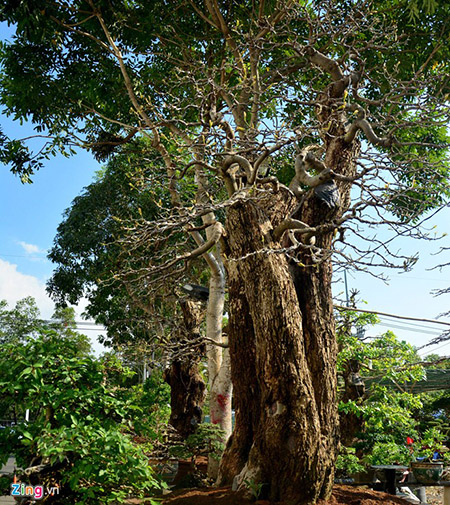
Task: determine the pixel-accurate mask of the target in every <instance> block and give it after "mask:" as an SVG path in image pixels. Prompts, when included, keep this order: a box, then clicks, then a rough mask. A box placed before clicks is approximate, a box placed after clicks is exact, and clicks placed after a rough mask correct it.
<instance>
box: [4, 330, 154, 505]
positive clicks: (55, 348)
mask: <svg viewBox="0 0 450 505" xmlns="http://www.w3.org/2000/svg"><path fill="white" fill-rule="evenodd" d="M0 371H1V373H0V377H1V380H0V397H1V398H2V400H3V401H6V402H10V403H14V404H16V405H17V406H20V407H21V408H22V409H30V412H31V420H30V422H29V423H20V424H19V425H17V426H15V427H14V429H5V430H1V432H0V438H1V447H2V453H1V454H0V464H2V463H4V462H5V461H6V460H7V458H8V456H9V455H10V454H13V455H14V456H15V457H16V460H17V463H18V466H20V467H22V468H27V467H28V466H30V465H31V463H32V462H33V465H35V464H36V462H41V464H43V465H46V466H49V467H50V469H51V472H52V475H53V479H54V480H56V482H58V483H59V484H60V485H61V486H62V488H61V499H63V500H64V501H63V503H78V504H81V503H82V504H86V505H87V504H91V503H92V504H94V503H99V502H101V503H112V502H121V500H123V499H124V498H125V497H127V496H128V495H130V494H133V495H142V494H143V493H145V492H149V491H151V490H152V489H155V488H157V487H159V485H160V484H159V482H158V481H157V480H156V478H155V477H154V475H153V473H152V470H151V469H150V467H149V466H148V457H147V456H146V454H145V452H144V450H143V447H141V446H138V445H136V443H135V442H134V438H135V436H136V435H138V436H140V437H146V439H147V440H148V441H149V442H150V440H151V438H154V437H155V433H154V432H153V430H152V426H151V424H152V422H151V420H150V415H151V414H150V413H149V412H148V411H147V412H144V411H143V410H142V409H141V408H140V407H138V406H137V405H136V404H135V403H134V399H135V398H134V393H133V392H131V393H130V392H129V391H127V390H123V389H121V388H120V387H119V386H117V385H116V382H117V381H115V379H114V376H115V374H117V373H120V374H122V375H127V374H130V373H132V372H130V371H128V370H127V369H124V368H121V366H120V364H119V363H118V362H116V363H114V366H112V364H111V363H109V364H108V366H106V364H105V363H102V362H101V361H99V360H96V359H94V358H92V357H90V356H80V355H79V352H78V348H77V345H76V343H74V342H72V341H70V340H67V339H61V338H60V336H59V335H58V333H56V332H54V331H43V332H42V333H41V334H39V335H38V336H37V337H36V338H34V339H32V340H30V341H29V342H27V343H24V344H7V345H5V346H3V347H2V348H1V349H0ZM149 447H150V445H149V443H147V446H146V448H147V449H148V448H149ZM144 448H145V446H144Z"/></svg>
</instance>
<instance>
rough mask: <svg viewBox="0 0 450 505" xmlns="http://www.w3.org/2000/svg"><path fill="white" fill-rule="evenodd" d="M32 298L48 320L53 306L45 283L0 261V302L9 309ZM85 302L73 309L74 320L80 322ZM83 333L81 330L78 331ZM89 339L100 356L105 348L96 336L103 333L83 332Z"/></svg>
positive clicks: (14, 266)
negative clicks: (5, 302)
mask: <svg viewBox="0 0 450 505" xmlns="http://www.w3.org/2000/svg"><path fill="white" fill-rule="evenodd" d="M27 296H32V297H33V298H34V299H35V300H36V304H37V306H38V307H39V310H40V312H41V317H42V319H50V318H51V317H52V315H53V311H54V308H55V305H54V303H53V301H52V300H51V298H50V297H49V296H48V294H47V292H46V291H45V283H44V282H42V281H41V280H39V279H38V278H37V277H34V276H33V275H26V274H23V273H21V272H19V271H18V270H17V265H14V264H13V263H9V262H8V261H4V260H2V259H0V300H6V301H7V302H8V306H9V308H10V309H12V308H13V307H14V305H15V304H16V302H17V301H19V300H21V299H22V298H25V297H27ZM86 305H87V300H85V299H82V300H80V303H79V304H78V305H77V306H75V307H74V309H75V314H76V315H75V319H76V320H77V321H82V318H81V313H82V312H83V310H84V309H85V308H86ZM80 332H81V333H83V330H80ZM85 333H86V334H87V335H88V337H90V338H91V341H92V344H93V348H94V352H95V353H96V354H101V353H102V352H103V351H104V350H105V348H104V347H103V346H102V345H101V344H99V343H98V342H97V336H98V335H100V334H102V333H104V332H102V331H98V330H89V331H85Z"/></svg>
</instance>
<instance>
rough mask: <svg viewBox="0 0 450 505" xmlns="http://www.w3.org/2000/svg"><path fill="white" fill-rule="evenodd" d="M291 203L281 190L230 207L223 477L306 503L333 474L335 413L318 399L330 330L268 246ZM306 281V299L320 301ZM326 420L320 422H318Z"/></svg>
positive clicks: (331, 378) (327, 383)
mask: <svg viewBox="0 0 450 505" xmlns="http://www.w3.org/2000/svg"><path fill="white" fill-rule="evenodd" d="M295 205H296V202H295V200H294V199H293V198H292V195H290V194H288V193H287V192H286V191H284V190H283V191H280V192H279V193H277V194H275V195H272V197H271V198H270V199H266V200H263V201H260V202H255V201H249V200H247V201H240V202H237V203H236V204H235V205H234V206H232V207H231V208H230V209H229V213H228V218H227V236H228V240H227V242H228V247H229V251H228V261H227V270H228V277H229V296H230V322H229V338H230V343H231V347H230V352H231V359H232V361H231V363H232V378H233V383H234V387H235V398H236V411H237V416H236V427H235V432H234V434H233V436H232V439H231V440H230V442H229V444H228V447H227V450H226V453H225V455H224V458H223V461H222V465H221V481H222V482H227V481H228V482H229V481H233V480H234V484H235V486H241V487H242V486H245V481H247V482H251V481H254V482H256V483H262V484H264V485H265V486H264V487H265V488H266V490H267V493H268V497H269V498H270V499H271V500H273V501H278V500H285V501H286V502H290V503H293V504H308V503H314V502H315V501H316V500H317V498H318V497H319V496H321V495H322V494H327V491H328V488H329V486H330V480H331V479H332V467H333V464H334V451H331V453H330V448H331V447H334V446H335V445H336V440H334V441H333V442H330V441H329V438H330V437H335V435H336V421H337V416H336V409H335V406H334V405H333V404H331V405H328V410H329V412H325V411H326V409H325V406H324V405H323V403H324V401H326V400H327V399H329V398H330V397H331V398H333V395H334V391H335V373H336V371H335V356H333V353H334V354H335V346H333V345H332V346H331V348H330V349H325V348H323V347H325V346H326V345H328V344H329V338H330V335H333V329H332V328H331V329H330V330H329V331H328V329H327V326H328V325H329V321H325V320H323V313H322V310H319V311H316V313H315V314H314V317H313V318H310V317H309V315H308V320H307V321H306V320H305V319H304V318H303V316H302V312H301V310H300V305H299V303H298V299H297V294H296V291H295V286H294V282H293V280H292V277H291V273H290V271H289V265H288V261H287V259H286V257H285V255H284V254H277V253H274V252H269V251H268V249H276V248H277V247H278V245H277V244H275V243H273V242H272V239H271V233H270V232H271V230H272V229H273V227H275V226H276V225H277V224H278V223H279V222H280V221H281V220H283V219H284V218H285V217H286V216H287V215H289V214H290V212H292V210H293V209H294V207H295ZM312 284H313V286H314V282H312ZM313 286H312V287H310V288H309V291H310V293H311V295H314V296H316V300H311V301H310V303H311V305H314V303H322V299H321V298H320V297H319V296H318V294H317V293H314V289H313ZM328 305H329V304H328ZM328 310H331V308H330V307H328ZM327 315H328V314H327ZM316 327H317V331H316ZM313 330H314V337H315V338H316V341H315V342H310V340H312V336H311V335H308V336H307V335H306V334H305V333H306V331H308V332H309V333H311V332H312V331H313ZM324 330H326V331H325V332H324ZM322 332H324V333H323V334H322ZM309 353H315V356H310V355H309ZM314 374H320V376H319V377H317V376H313V375H314ZM318 382H320V383H321V384H320V387H318V388H317V391H315V387H317V383H318ZM322 384H323V386H322ZM327 387H331V388H332V390H333V392H332V393H331V394H329V393H327V392H326V391H325V390H326V388H327ZM330 412H331V413H330ZM324 420H325V421H326V422H327V423H329V424H328V426H322V423H323V422H324ZM325 436H326V437H327V438H325ZM274 461H276V462H277V464H276V465H275V464H274ZM237 473H238V474H239V475H237V477H236V474H237ZM324 489H326V490H327V491H326V492H325V493H324V492H323V490H324Z"/></svg>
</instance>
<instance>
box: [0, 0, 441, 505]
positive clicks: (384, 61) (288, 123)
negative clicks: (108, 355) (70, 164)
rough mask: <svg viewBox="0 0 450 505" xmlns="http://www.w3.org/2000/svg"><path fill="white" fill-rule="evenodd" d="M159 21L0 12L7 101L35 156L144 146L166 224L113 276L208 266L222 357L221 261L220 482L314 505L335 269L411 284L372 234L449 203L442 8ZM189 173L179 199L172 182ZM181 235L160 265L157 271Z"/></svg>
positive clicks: (193, 7) (181, 13)
mask: <svg viewBox="0 0 450 505" xmlns="http://www.w3.org/2000/svg"><path fill="white" fill-rule="evenodd" d="M169 7H170V8H168V4H167V2H158V1H156V2H152V3H151V5H148V3H144V2H142V3H140V2H137V3H136V2H134V3H133V4H132V5H125V6H123V7H115V6H113V5H111V4H110V3H107V2H103V1H98V2H93V1H91V0H88V1H87V2H84V1H81V0H80V2H76V3H75V4H71V5H70V6H68V5H67V4H65V3H64V2H56V3H54V4H52V5H51V6H50V5H48V4H47V3H45V2H43V3H42V4H41V3H39V2H37V3H35V2H33V3H31V2H23V3H21V4H20V6H19V7H18V8H17V9H9V8H8V7H7V8H5V9H4V10H3V19H6V20H8V21H12V22H15V23H16V24H17V25H16V26H17V36H16V38H15V40H14V41H13V42H12V43H11V44H10V45H8V46H6V47H4V49H3V54H2V64H3V66H4V69H5V71H4V72H5V73H4V77H3V78H2V80H1V87H2V98H1V100H2V103H3V104H4V105H5V106H6V108H7V109H8V110H9V111H10V112H11V113H14V114H15V115H16V117H29V118H31V119H32V121H33V122H35V123H36V124H37V127H38V128H39V129H40V131H43V130H44V129H46V131H45V132H46V134H47V135H48V137H50V139H49V142H50V144H48V145H45V146H43V149H44V154H46V150H47V151H51V150H52V149H54V148H58V147H60V146H61V147H62V148H63V149H68V148H70V145H71V144H73V143H76V144H78V145H80V144H81V145H83V146H84V147H87V148H91V149H94V150H98V148H99V147H101V148H105V147H106V148H107V149H111V148H112V147H117V146H120V145H122V144H124V143H126V142H129V141H131V140H132V139H133V138H134V137H139V136H143V137H147V138H149V139H150V141H151V143H152V146H153V148H154V149H155V150H156V151H158V153H159V155H160V157H161V160H162V162H163V163H164V166H165V169H166V173H165V184H166V187H167V190H168V192H169V195H170V199H171V207H170V209H167V211H165V212H162V214H161V215H160V216H159V217H158V219H156V220H152V221H150V222H145V220H142V221H139V222H135V223H134V225H133V226H128V231H129V232H130V233H129V235H128V236H127V237H121V240H119V242H118V243H119V244H121V245H122V247H123V253H122V254H123V256H124V257H126V258H130V256H131V247H133V252H134V254H139V255H140V256H145V257H146V258H147V260H148V264H147V266H146V267H145V268H135V266H136V265H133V264H132V262H130V263H128V264H127V265H126V268H125V269H122V270H121V271H120V272H118V273H117V274H116V276H115V278H116V279H120V280H121V281H122V282H124V284H125V285H126V286H127V289H129V290H130V291H131V292H132V293H133V294H134V296H135V297H137V298H139V296H141V295H142V293H145V294H147V295H148V293H149V290H150V291H151V290H155V291H156V290H157V289H159V288H160V287H161V286H162V285H164V284H166V285H167V283H168V282H169V281H170V282H174V280H175V279H179V278H180V276H182V275H183V272H184V268H185V264H186V262H189V261H190V260H193V259H195V258H197V257H199V256H201V255H207V256H206V259H207V261H209V263H208V264H209V266H210V268H211V272H212V274H211V281H210V296H209V308H211V309H212V308H215V309H216V312H215V313H213V312H210V313H209V314H208V315H207V321H208V327H209V328H210V331H211V333H210V334H209V335H211V337H210V338H211V340H213V341H214V342H215V343H218V344H221V343H222V336H221V328H220V326H221V324H222V317H221V310H217V307H220V306H221V305H222V304H223V292H224V272H223V269H222V263H223V265H224V266H225V268H226V273H227V281H228V294H229V309H230V310H229V316H230V317H229V324H228V335H229V346H230V347H229V352H230V359H231V365H232V378H233V384H234V390H235V406H236V428H235V430H234V433H233V436H232V438H231V439H230V441H229V443H228V446H227V448H226V451H225V455H224V458H223V460H222V464H221V481H223V482H231V481H234V482H235V483H236V486H242V485H244V482H245V481H246V480H247V481H248V480H253V481H254V482H255V483H256V484H258V483H265V484H267V485H266V486H265V487H266V489H267V490H268V495H269V497H270V499H271V500H273V501H277V500H280V499H284V500H286V501H288V502H291V503H293V504H312V503H314V502H316V501H317V499H318V498H319V497H323V498H327V497H328V496H329V494H330V492H331V486H332V483H333V473H334V462H335V458H336V454H337V447H338V437H337V410H336V408H335V405H336V374H335V366H336V354H337V345H336V338H335V331H334V321H333V310H332V292H331V280H332V260H331V257H332V254H333V253H334V254H335V261H338V260H339V259H341V260H344V261H350V262H351V263H353V264H356V263H358V264H359V265H360V266H361V267H367V266H369V265H371V266H389V265H391V266H392V265H393V264H395V263H396V264H398V265H399V266H402V267H403V268H405V269H406V270H407V269H409V268H410V267H411V266H412V264H413V263H414V262H415V260H416V258H415V257H414V256H408V255H406V256H404V257H400V256H399V255H398V254H397V252H396V251H395V250H391V251H389V248H388V246H389V244H390V243H391V241H392V239H391V238H389V239H388V240H382V239H381V238H378V239H377V238H376V237H373V235H372V234H371V233H370V231H369V232H368V231H367V229H370V226H375V225H377V224H380V223H384V224H385V225H386V227H387V229H388V230H389V231H390V232H391V233H392V236H395V235H396V234H399V233H401V234H402V235H403V236H405V235H408V234H410V235H413V236H416V237H420V236H423V233H422V232H421V231H420V228H419V224H420V218H421V216H422V215H424V213H426V212H430V211H432V210H435V209H437V208H439V206H441V205H442V204H443V203H444V202H445V198H446V197H448V187H449V186H448V167H447V164H446V159H445V149H446V147H447V145H448V142H447V138H446V127H447V121H448V106H447V98H448V97H447V93H448V91H449V90H448V82H447V76H448V70H449V69H448V65H449V63H448V62H449V61H450V60H449V58H448V51H449V49H448V47H447V45H446V44H444V43H443V41H444V40H446V38H447V37H448V30H449V28H448V26H447V24H446V19H447V18H448V9H449V6H448V5H446V4H441V3H439V4H438V3H436V2H427V3H426V8H424V7H423V5H422V4H421V3H420V2H418V1H416V2H414V4H413V7H411V8H408V7H407V3H406V2H405V1H403V0H390V1H386V2H376V3H372V2H370V1H367V2H362V3H361V2H358V3H356V2H353V1H348V0H342V1H336V0H333V1H326V2H314V1H313V2H291V1H289V0H286V1H283V2H281V3H280V2H275V1H267V0H262V1H260V2H257V3H255V2H250V1H244V2H239V3H237V2H231V3H230V2H225V1H223V2H222V1H221V0H205V2H204V3H202V4H201V5H197V3H196V2H184V1H177V0H173V1H172V2H170V3H169ZM411 13H412V15H411ZM417 13H418V14H417ZM117 97H120V99H118V98H117ZM5 146H6V148H5V149H7V148H11V147H13V148H14V144H11V142H9V143H8V141H7V140H6V141H5ZM24 149H26V146H24V145H23V144H19V145H18V147H17V151H20V154H21V156H18V163H17V164H16V165H14V166H13V170H15V171H16V172H20V173H21V174H22V176H23V177H25V178H26V177H29V175H30V171H31V170H32V169H33V165H32V163H33V162H36V160H38V158H32V157H31V156H30V158H29V159H28V160H27V159H26V155H27V153H26V151H25V154H23V155H22V150H24ZM188 174H194V182H195V197H194V198H192V199H191V200H190V201H189V202H188V201H186V200H184V199H183V198H182V196H181V193H180V191H179V187H178V184H177V182H178V181H179V180H180V179H182V178H183V179H184V178H185V177H189V175H188ZM288 184H289V186H290V189H289V188H288V187H287V185H288ZM363 226H364V230H363V229H362V227H363ZM352 234H353V235H354V236H356V240H354V241H353V243H352V242H351V241H350V236H351V235H352ZM175 237H176V240H175V243H174V244H173V245H172V247H171V248H170V252H167V255H165V253H164V252H163V251H162V250H158V253H157V254H156V255H155V254H154V248H155V243H156V244H163V243H167V241H168V240H169V239H170V238H175ZM192 239H193V241H194V242H195V245H194V244H193V243H192ZM189 241H191V242H189ZM361 241H362V242H361ZM187 244H189V245H191V244H192V251H191V252H187V250H186V249H185V248H181V245H183V246H186V245H187ZM146 248H147V249H146ZM146 250H147V251H151V252H152V254H147V255H146V253H145V251H146ZM214 349H215V350H216V351H219V346H216V347H215V348H214ZM227 357H228V355H227V354H226V353H219V352H218V355H217V359H212V363H211V365H212V364H213V363H217V364H220V360H221V358H225V359H227ZM210 369H211V367H210ZM221 395H222V393H221ZM216 397H217V398H219V397H218V395H216ZM221 401H222V404H223V405H229V404H230V398H229V395H228V394H224V395H222V396H221ZM274 461H275V462H276V464H274Z"/></svg>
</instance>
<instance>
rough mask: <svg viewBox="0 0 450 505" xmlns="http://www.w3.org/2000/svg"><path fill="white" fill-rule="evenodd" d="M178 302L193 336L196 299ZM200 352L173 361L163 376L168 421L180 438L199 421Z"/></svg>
mask: <svg viewBox="0 0 450 505" xmlns="http://www.w3.org/2000/svg"><path fill="white" fill-rule="evenodd" d="M180 305H181V309H182V311H183V320H184V326H185V331H186V333H187V336H188V337H192V338H197V337H198V335H199V331H200V323H201V321H202V318H203V315H202V310H201V308H200V305H199V303H197V302H193V301H187V300H182V301H181V302H180ZM202 354H203V353H201V352H199V353H198V354H197V355H195V356H194V355H191V356H186V357H185V358H184V359H180V360H175V361H173V362H172V364H171V365H170V368H169V369H167V370H166V372H165V376H164V379H165V381H166V382H167V383H168V384H169V386H170V407H171V414H170V420H169V423H170V424H171V425H172V426H173V427H174V428H175V429H176V430H177V432H178V433H179V434H180V436H181V437H182V438H183V439H186V438H187V437H188V436H189V435H190V434H192V433H194V431H195V430H196V427H197V425H198V424H199V423H200V422H201V421H202V406H203V403H204V402H205V394H206V384H205V381H204V380H203V378H202V376H201V375H200V372H199V370H198V365H199V362H200V359H201V357H202Z"/></svg>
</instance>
